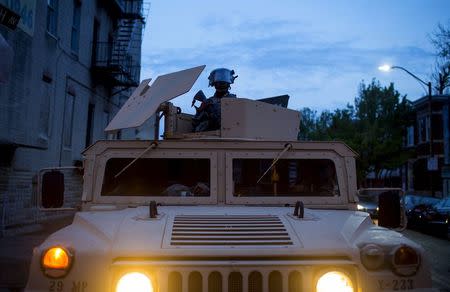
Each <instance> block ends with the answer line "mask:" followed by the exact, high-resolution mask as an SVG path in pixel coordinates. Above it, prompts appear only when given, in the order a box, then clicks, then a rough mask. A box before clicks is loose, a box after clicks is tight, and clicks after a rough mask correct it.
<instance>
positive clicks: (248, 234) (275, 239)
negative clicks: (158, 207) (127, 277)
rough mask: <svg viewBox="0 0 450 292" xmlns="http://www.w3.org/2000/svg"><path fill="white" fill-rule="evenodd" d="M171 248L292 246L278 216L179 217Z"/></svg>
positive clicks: (176, 218)
mask: <svg viewBox="0 0 450 292" xmlns="http://www.w3.org/2000/svg"><path fill="white" fill-rule="evenodd" d="M170 244H171V245H240V246H242V245H292V244H293V243H292V240H291V238H290V236H289V233H288V232H287V230H286V228H285V226H284V224H283V222H281V220H280V218H278V217H277V216H270V215H268V216H245V215H239V216H237V215H221V216H198V215H192V216H188V215H180V216H176V217H175V219H174V223H173V228H172V237H171V241H170Z"/></svg>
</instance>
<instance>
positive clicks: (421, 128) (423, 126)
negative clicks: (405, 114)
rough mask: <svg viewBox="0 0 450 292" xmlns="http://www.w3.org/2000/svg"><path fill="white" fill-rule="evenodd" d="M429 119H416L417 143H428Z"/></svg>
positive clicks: (425, 117) (426, 117)
mask: <svg viewBox="0 0 450 292" xmlns="http://www.w3.org/2000/svg"><path fill="white" fill-rule="evenodd" d="M429 129H430V119H429V117H428V116H422V117H420V118H419V119H418V138H419V139H418V140H419V141H418V142H419V143H423V142H428V141H430V130H429Z"/></svg>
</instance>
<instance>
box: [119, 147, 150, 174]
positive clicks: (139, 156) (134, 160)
mask: <svg viewBox="0 0 450 292" xmlns="http://www.w3.org/2000/svg"><path fill="white" fill-rule="evenodd" d="M156 146H158V143H157V142H156V141H153V142H152V143H151V144H150V146H148V147H147V149H145V150H144V151H143V152H142V153H141V154H139V155H138V157H136V158H135V159H133V161H131V162H130V163H128V164H127V165H126V166H125V167H124V168H122V170H121V171H119V172H118V173H117V174H116V175H115V176H114V178H117V177H118V176H119V175H121V174H122V172H124V171H125V170H126V169H127V168H128V167H130V166H131V165H133V163H135V162H136V160H138V159H139V158H141V157H142V156H144V154H145V153H147V152H148V151H149V150H150V149H155V148H156Z"/></svg>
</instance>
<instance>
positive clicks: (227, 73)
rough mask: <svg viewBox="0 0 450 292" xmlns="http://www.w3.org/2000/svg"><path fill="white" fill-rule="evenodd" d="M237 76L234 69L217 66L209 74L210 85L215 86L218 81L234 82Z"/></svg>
mask: <svg viewBox="0 0 450 292" xmlns="http://www.w3.org/2000/svg"><path fill="white" fill-rule="evenodd" d="M236 77H237V76H234V70H229V69H226V68H217V69H214V70H213V71H211V73H210V74H209V77H208V80H209V86H214V85H215V84H216V83H217V82H225V83H228V84H233V82H234V79H236Z"/></svg>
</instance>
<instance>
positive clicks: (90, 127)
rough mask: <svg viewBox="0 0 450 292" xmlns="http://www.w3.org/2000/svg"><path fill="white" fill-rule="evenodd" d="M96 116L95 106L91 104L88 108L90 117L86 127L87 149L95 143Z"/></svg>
mask: <svg viewBox="0 0 450 292" xmlns="http://www.w3.org/2000/svg"><path fill="white" fill-rule="evenodd" d="M94 115H95V104H93V103H90V104H89V106H88V117H87V125H86V145H85V146H86V148H87V147H88V146H90V145H91V144H92V142H93V141H94Z"/></svg>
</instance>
